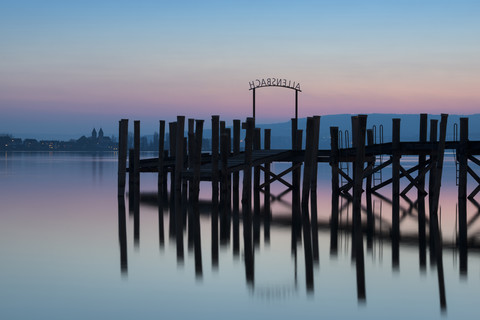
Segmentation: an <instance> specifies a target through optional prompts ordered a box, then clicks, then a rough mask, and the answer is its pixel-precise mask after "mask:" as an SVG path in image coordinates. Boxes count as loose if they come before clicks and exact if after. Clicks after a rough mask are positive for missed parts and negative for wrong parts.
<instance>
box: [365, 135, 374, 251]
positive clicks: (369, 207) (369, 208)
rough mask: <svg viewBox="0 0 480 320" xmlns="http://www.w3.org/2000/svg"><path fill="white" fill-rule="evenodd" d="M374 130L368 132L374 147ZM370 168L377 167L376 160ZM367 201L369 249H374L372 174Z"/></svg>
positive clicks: (367, 189)
mask: <svg viewBox="0 0 480 320" xmlns="http://www.w3.org/2000/svg"><path fill="white" fill-rule="evenodd" d="M373 142H374V141H373V130H372V129H369V130H367V144H368V145H369V146H373ZM368 165H369V167H370V168H373V166H374V165H375V158H374V157H373V161H370V162H369V163H368ZM366 191H367V192H366V194H365V196H366V201H367V248H368V250H372V249H373V232H374V230H375V217H374V216H373V206H372V174H369V175H368V176H367V179H366Z"/></svg>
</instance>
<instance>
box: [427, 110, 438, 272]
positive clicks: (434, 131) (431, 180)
mask: <svg viewBox="0 0 480 320" xmlns="http://www.w3.org/2000/svg"><path fill="white" fill-rule="evenodd" d="M437 136H438V120H436V119H431V120H430V142H432V143H434V142H437ZM437 157H438V155H437V150H433V151H432V152H431V153H430V160H431V161H432V163H434V164H436V162H437ZM434 185H435V165H434V166H433V167H432V169H430V174H429V177H428V206H429V208H432V201H433V200H434V196H433V193H434ZM430 214H431V211H430ZM433 222H434V221H433V219H432V216H431V215H430V216H429V225H428V229H429V246H430V263H431V264H435V263H436V259H435V250H434V248H435V241H434V239H433V233H432V230H434V226H433Z"/></svg>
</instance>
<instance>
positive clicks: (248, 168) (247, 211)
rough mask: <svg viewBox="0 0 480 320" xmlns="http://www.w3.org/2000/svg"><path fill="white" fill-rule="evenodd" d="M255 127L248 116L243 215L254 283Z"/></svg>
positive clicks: (248, 264)
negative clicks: (253, 152) (253, 195)
mask: <svg viewBox="0 0 480 320" xmlns="http://www.w3.org/2000/svg"><path fill="white" fill-rule="evenodd" d="M254 128H255V120H254V118H247V124H246V129H247V133H246V137H245V169H244V172H243V192H242V213H243V214H242V215H243V239H244V250H245V273H246V278H247V283H248V284H250V285H252V284H253V281H254V262H253V246H252V214H251V210H252V146H253V135H254Z"/></svg>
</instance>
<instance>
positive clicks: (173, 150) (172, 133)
mask: <svg viewBox="0 0 480 320" xmlns="http://www.w3.org/2000/svg"><path fill="white" fill-rule="evenodd" d="M168 125H169V140H170V141H169V143H170V145H169V150H170V157H172V158H175V156H176V154H177V144H176V138H177V123H176V122H170V123H169V124H168ZM174 194H175V173H174V171H171V172H170V203H171V205H170V207H171V208H172V210H175V208H174V206H175V205H174V201H173V200H174Z"/></svg>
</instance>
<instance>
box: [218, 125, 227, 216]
mask: <svg viewBox="0 0 480 320" xmlns="http://www.w3.org/2000/svg"><path fill="white" fill-rule="evenodd" d="M222 122H223V121H222ZM227 162H228V136H227V133H226V131H225V128H223V130H220V163H221V167H220V170H221V171H220V172H221V175H220V208H221V211H222V216H225V215H226V214H227V203H226V202H227V201H226V197H227V180H228V179H227Z"/></svg>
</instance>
